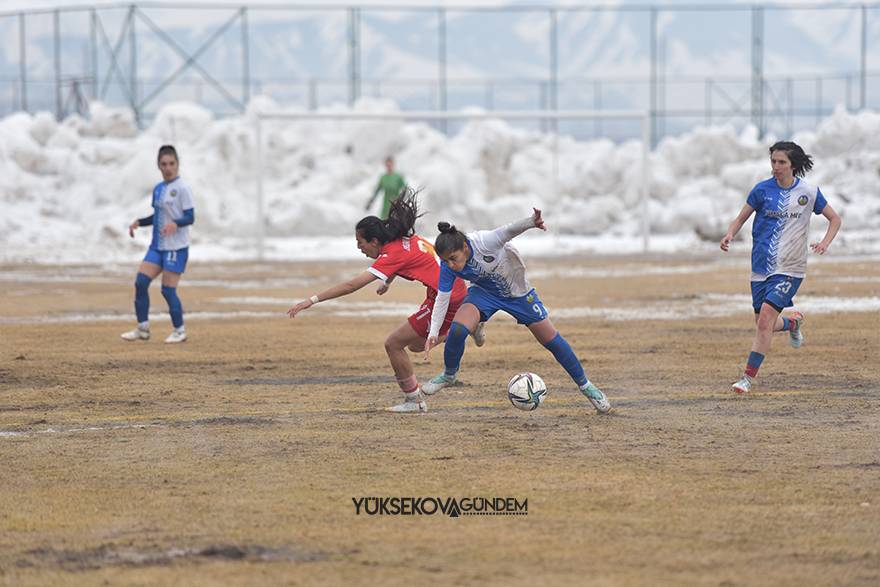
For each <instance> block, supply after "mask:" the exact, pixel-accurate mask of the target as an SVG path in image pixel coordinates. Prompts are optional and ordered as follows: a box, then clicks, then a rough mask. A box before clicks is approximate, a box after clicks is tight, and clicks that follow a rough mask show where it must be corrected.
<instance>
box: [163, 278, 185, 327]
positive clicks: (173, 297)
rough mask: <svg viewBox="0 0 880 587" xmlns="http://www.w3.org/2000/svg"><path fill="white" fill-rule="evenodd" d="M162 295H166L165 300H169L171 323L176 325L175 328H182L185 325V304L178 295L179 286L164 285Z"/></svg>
mask: <svg viewBox="0 0 880 587" xmlns="http://www.w3.org/2000/svg"><path fill="white" fill-rule="evenodd" d="M162 295H163V296H164V297H165V301H166V302H168V313H169V314H171V324H173V325H174V328H180V327H181V326H183V305H181V303H180V298H179V297H177V288H176V287H168V286H167V285H163V286H162Z"/></svg>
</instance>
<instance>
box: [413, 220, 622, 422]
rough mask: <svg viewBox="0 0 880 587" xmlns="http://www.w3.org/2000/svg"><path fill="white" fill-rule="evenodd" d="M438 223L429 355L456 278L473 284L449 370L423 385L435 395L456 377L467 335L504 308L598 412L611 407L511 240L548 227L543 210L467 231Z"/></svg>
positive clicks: (453, 333)
mask: <svg viewBox="0 0 880 587" xmlns="http://www.w3.org/2000/svg"><path fill="white" fill-rule="evenodd" d="M437 228H438V229H439V230H440V235H439V236H438V237H437V240H436V241H435V243H434V247H435V249H436V251H437V254H438V255H440V258H441V259H442V260H443V265H442V267H441V269H440V287H439V291H440V293H439V294H438V295H437V301H436V302H435V303H434V314H433V316H432V317H431V330H430V331H429V333H428V341H427V343H426V345H425V356H426V357H427V355H428V352H429V351H430V350H431V348H432V347H434V346H435V345H436V344H437V342H438V340H439V339H438V336H437V335H438V333H439V332H440V324H441V321H442V319H443V318H442V317H443V316H444V314H445V311H446V308H447V305H448V304H449V301H450V295H451V291H452V285H453V282H454V281H455V278H456V277H461V278H462V279H466V280H467V281H470V282H471V285H470V287H469V288H468V292H467V297H466V298H465V299H464V302H462V304H461V307H460V308H459V309H458V312H456V313H455V318H454V319H453V321H452V325H451V326H450V327H449V333H448V334H447V335H446V347H445V349H444V352H443V363H444V371H443V373H441V374H440V375H438V376H437V377H435V378H434V379H432V380H431V381H430V382H428V383H426V384H424V385H422V391H423V392H424V393H426V394H428V395H432V394H435V393H437V392H438V391H440V390H441V389H443V388H444V387H446V386H447V385H451V384H452V383H454V382H455V377H456V374H457V373H458V368H459V365H460V364H461V357H462V355H463V354H464V341H465V339H466V338H467V335H468V334H469V333H470V332H473V330H474V328H476V327H477V324H478V323H481V322H485V321H486V320H488V319H489V318H491V317H492V315H493V314H494V313H495V312H497V311H498V310H502V311H504V312H507V313H508V314H510V315H511V316H513V317H514V318H516V320H517V322H519V323H520V324H524V325H525V326H526V328H528V329H529V330H530V331H531V332H532V335H534V337H535V338H536V339H538V342H540V343H541V344H542V345H544V346H545V347H546V348H547V350H549V351H550V352H551V353H553V356H554V357H555V358H556V360H557V361H558V362H559V364H560V365H562V368H563V369H565V370H566V371H567V372H568V374H569V375H570V376H571V378H572V379H573V380H574V382H575V383H576V384H577V386H578V389H580V391H581V393H583V394H584V395H585V396H587V399H589V400H590V403H591V404H593V407H595V408H596V411H597V412H598V413H600V414H607V413H608V412H610V411H611V404H610V403H609V402H608V398H606V397H605V394H604V393H602V392H601V391H600V390H599V388H598V387H596V386H595V385H593V383H591V382H590V380H589V379H588V378H587V376H586V374H585V373H584V368H583V367H582V366H581V363H580V361H578V358H577V356H575V354H574V351H572V350H571V347H570V346H569V345H568V342H566V340H565V339H564V338H562V335H561V334H559V332H558V331H557V330H556V327H555V326H553V323H552V322H551V321H550V318H549V317H548V313H547V309H546V308H544V305H543V304H542V303H541V300H540V298H538V294H537V292H535V290H534V288H533V287H532V286H531V285H529V282H528V280H527V279H526V275H525V265H524V264H523V261H522V259H521V258H520V256H519V251H517V250H516V248H515V247H514V246H513V245H512V244H510V243H509V242H508V241H510V240H511V239H512V238H513V237H515V236H517V235H520V234H522V233H523V232H525V231H526V230H528V229H530V228H540V229H541V230H547V228H546V226H544V220H543V219H542V218H541V211H540V210H538V209H537V208H535V210H534V214H533V215H532V216H530V217H528V218H526V219H524V220H521V221H519V222H513V223H511V224H507V225H506V226H502V227H500V228H496V229H495V230H480V231H477V232H472V233H469V234H467V235H465V234H464V233H462V232H459V231H458V230H456V229H455V227H454V226H451V225H450V224H449V223H447V222H441V223H439V224H438V225H437Z"/></svg>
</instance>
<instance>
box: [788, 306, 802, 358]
mask: <svg viewBox="0 0 880 587" xmlns="http://www.w3.org/2000/svg"><path fill="white" fill-rule="evenodd" d="M789 320H791V321H792V322H794V324H795V327H794V328H793V329H792V330H790V331H789V332H788V343H789V344H790V345H791V346H792V348H796V349H799V348H801V345H803V344H804V333H803V331H802V330H801V326H803V324H804V315H803V314H802V313H801V312H795V313H794V314H792V315H791V318H789Z"/></svg>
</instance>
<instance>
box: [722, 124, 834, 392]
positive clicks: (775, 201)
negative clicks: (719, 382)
mask: <svg viewBox="0 0 880 587" xmlns="http://www.w3.org/2000/svg"><path fill="white" fill-rule="evenodd" d="M770 166H771V168H772V169H773V177H771V178H770V179H765V180H764V181H762V182H760V183H759V184H757V185H756V186H755V187H754V188H752V191H751V192H750V193H749V197H748V199H747V200H746V204H745V206H743V208H742V210H741V211H740V213H739V215H738V216H737V217H736V218H734V219H733V222H731V223H730V228H728V229H727V234H725V235H724V238H722V239H721V250H722V251H727V250H728V249H729V248H730V243H731V242H732V241H733V238H734V237H735V236H736V233H738V232H739V230H740V229H741V228H742V226H743V224H745V222H746V220H748V218H749V216H751V215H752V213H755V220H754V222H753V223H752V277H751V282H752V307H753V308H754V310H755V322H756V330H755V339H754V341H753V342H752V352H751V353H750V354H749V357H748V359H747V361H746V368H745V372H744V373H743V376H742V378H741V379H740V380H739V381H737V382H736V383H734V384H733V390H734V391H735V392H737V393H746V392H748V391H751V389H752V385H753V384H754V379H755V377H756V376H757V374H758V369H759V368H760V367H761V363H762V362H763V361H764V356H765V355H766V354H767V351H769V350H770V341H771V338H772V336H773V333H774V332H788V333H789V342H790V343H791V346H793V347H794V348H800V347H801V345H802V344H803V342H804V333H803V331H802V326H803V322H804V315H803V314H802V313H800V312H794V313H793V314H791V315H790V316H787V317H783V316H782V315H781V314H782V311H783V310H784V309H785V308H788V307H791V306H792V298H794V295H795V294H796V293H797V290H798V288H799V287H800V285H801V282H803V280H804V276H805V275H806V270H807V241H808V238H809V232H810V217H811V214H821V215H822V216H824V217H825V218H827V219H828V229H827V230H826V231H825V237H824V238H823V239H822V240H821V241H819V242H818V243H813V244H812V245H811V246H810V248H812V249H813V252H814V253H818V254H820V255H823V254H825V251H826V250H828V247H829V245H831V241H833V240H834V237H835V236H836V235H837V231H838V230H840V216H839V215H838V214H837V212H835V211H834V209H833V208H832V207H831V206H830V205H829V204H828V202H827V201H826V200H825V196H823V195H822V192H821V191H819V188H818V187H816V186H814V185H810V184H808V183H806V182H805V181H803V180H802V179H801V178H802V177H803V176H804V175H805V174H806V173H807V172H808V171H809V170H810V169H812V168H813V158H812V157H810V155H807V154H806V153H804V150H803V149H802V148H801V147H800V146H799V145H797V144H796V143H792V142H788V141H781V142H778V143H776V144H774V145H773V146H772V147H770Z"/></svg>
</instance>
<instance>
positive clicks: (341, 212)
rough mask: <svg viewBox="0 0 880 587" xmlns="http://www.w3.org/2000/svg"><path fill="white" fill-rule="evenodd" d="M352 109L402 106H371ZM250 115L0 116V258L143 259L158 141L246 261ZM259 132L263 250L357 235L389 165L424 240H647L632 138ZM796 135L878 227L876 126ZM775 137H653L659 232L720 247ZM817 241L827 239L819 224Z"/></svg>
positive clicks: (200, 231)
mask: <svg viewBox="0 0 880 587" xmlns="http://www.w3.org/2000/svg"><path fill="white" fill-rule="evenodd" d="M356 108H357V109H358V110H363V111H389V110H393V109H395V108H396V106H395V105H394V104H392V103H388V102H381V101H375V100H371V101H366V100H365V101H362V102H360V103H359V104H358V105H357V107H356ZM257 111H279V107H278V105H276V104H274V103H273V102H272V101H271V100H270V99H268V98H264V97H259V98H256V99H255V100H254V101H252V102H251V104H250V106H249V109H248V111H247V112H246V113H245V114H244V115H243V116H240V117H233V118H224V119H216V118H215V117H214V116H213V115H212V113H210V112H209V111H207V110H205V109H203V108H201V107H200V106H196V105H194V104H188V103H173V104H168V105H167V106H166V107H165V108H164V109H163V110H162V111H161V112H160V113H159V114H158V116H157V117H156V118H155V120H154V121H153V123H152V124H151V125H150V126H149V127H148V128H145V129H144V130H142V131H139V130H138V129H137V126H136V125H135V122H134V118H133V116H132V115H131V112H130V111H128V110H125V109H116V108H110V107H107V106H105V105H102V104H100V103H94V104H92V105H91V113H90V118H89V119H88V120H86V119H83V118H80V117H78V116H72V117H70V118H68V119H66V120H64V121H62V122H60V123H59V122H56V121H55V120H54V118H53V117H52V116H51V115H50V114H48V113H39V114H37V115H34V116H31V115H29V114H26V113H16V114H13V115H11V116H8V117H6V118H4V119H2V120H0V201H2V206H3V214H2V215H0V251H2V253H0V259H2V260H6V261H25V260H29V261H46V262H48V261H55V262H57V261H65V262H78V263H88V262H107V261H113V260H123V259H124V260H128V259H132V258H135V257H137V256H139V255H141V254H142V253H143V250H144V248H145V246H146V242H147V240H148V231H146V230H143V231H141V233H140V234H139V236H138V238H137V239H136V240H131V239H129V237H128V234H127V231H126V227H127V225H128V224H129V223H130V222H131V220H132V219H134V218H136V217H139V216H146V215H149V214H150V213H151V209H150V206H149V194H150V192H151V190H152V187H153V186H154V185H155V184H156V183H157V182H158V181H160V180H161V176H160V174H159V172H158V170H157V169H156V159H155V158H156V152H157V150H158V148H159V146H160V145H162V144H165V143H171V144H174V145H175V146H176V147H177V149H178V152H179V153H180V156H181V175H182V176H183V177H184V178H185V179H186V181H187V182H188V183H189V184H190V186H191V187H192V188H193V191H194V194H195V199H196V225H195V227H194V228H193V230H192V234H193V238H194V246H201V247H203V250H204V251H210V254H209V256H211V257H214V258H224V257H232V256H236V255H238V256H240V250H239V251H237V252H236V251H234V250H233V249H236V248H238V249H240V248H241V243H242V242H250V241H251V240H252V239H253V237H254V236H255V235H256V233H257V230H256V222H257V219H256V198H257V181H256V178H257V170H258V168H260V166H258V161H257V150H256V148H255V145H256V141H255V136H256V133H255V124H254V120H255V116H254V113H255V112H257ZM262 136H263V149H262V165H261V168H262V181H263V187H264V202H265V205H264V213H265V226H266V234H267V235H268V236H269V237H270V238H272V237H287V238H289V237H351V235H352V231H353V227H354V225H355V224H356V222H357V221H358V220H359V219H360V218H361V217H363V216H364V215H365V214H366V212H365V210H364V204H365V203H366V201H367V199H368V198H369V196H370V195H371V194H372V192H373V189H374V187H375V184H376V181H377V179H378V176H379V175H380V174H381V172H382V160H383V159H384V157H385V155H386V154H389V153H391V154H393V155H394V156H395V158H396V160H397V167H398V169H399V170H400V171H401V172H402V173H403V174H404V176H405V177H406V179H407V180H408V182H409V183H410V184H411V185H414V186H419V187H423V188H424V191H423V192H422V198H421V202H422V207H423V209H424V210H426V211H427V212H428V213H427V215H426V216H425V217H424V218H423V219H422V221H421V224H420V225H419V231H420V232H421V233H422V234H425V235H426V236H429V237H430V236H433V235H434V234H435V232H436V230H435V227H436V222H437V220H440V219H443V220H449V221H451V222H453V223H455V224H456V225H457V226H459V227H460V228H462V229H465V230H472V229H476V228H489V227H493V226H495V225H498V224H501V223H504V222H507V221H510V220H512V219H516V218H519V217H522V216H524V215H526V214H528V212H529V210H530V209H531V208H532V207H533V206H535V207H540V208H542V209H544V211H545V214H544V215H545V218H546V219H547V220H548V223H549V224H550V226H551V227H552V229H553V230H554V232H556V233H557V234H567V235H578V236H591V237H597V238H600V239H601V238H603V237H606V238H607V239H609V241H608V242H613V241H614V240H615V239H616V240H620V239H626V238H630V239H632V240H634V241H638V239H640V227H641V225H640V223H641V216H640V197H641V196H640V183H639V178H640V177H641V147H640V144H639V143H638V142H636V141H629V142H625V143H622V144H615V143H612V142H611V141H607V140H598V141H591V142H579V141H576V140H573V139H571V138H568V137H560V138H559V139H558V140H554V138H553V137H552V136H549V135H542V134H540V133H536V132H531V131H524V130H521V129H517V128H514V127H511V126H510V125H508V124H506V123H505V122H503V121H500V120H487V121H474V122H470V123H467V124H465V125H464V126H463V127H462V128H461V130H460V131H459V132H457V133H456V134H454V135H453V136H451V137H447V136H446V135H445V134H443V133H441V132H439V131H437V130H435V129H434V128H432V127H431V126H430V125H428V124H423V123H403V122H399V121H387V120H385V121H344V122H343V121H323V120H322V121H317V120H309V119H305V120H298V121H288V120H270V121H265V122H264V123H263V132H262ZM792 138H793V140H795V141H796V142H798V143H799V144H801V145H802V146H803V147H804V149H805V150H806V151H807V152H809V153H812V154H813V155H814V156H815V157H816V166H815V168H814V171H813V172H812V173H811V174H810V175H809V176H808V178H807V180H808V181H809V182H810V183H813V184H816V185H819V186H820V187H821V189H822V191H823V193H824V194H825V195H826V197H827V198H828V200H829V202H830V203H831V204H832V205H833V206H834V208H835V209H836V210H838V211H839V212H841V214H842V215H843V217H844V223H845V228H844V231H845V233H847V232H850V231H853V233H858V232H859V231H860V230H861V231H862V232H869V231H871V230H876V229H877V228H880V181H878V170H880V115H878V114H876V113H873V112H862V113H858V114H851V113H847V112H845V111H842V110H841V111H838V112H836V113H835V114H834V115H833V116H832V117H830V118H829V119H827V120H825V121H824V122H823V123H822V124H821V125H820V126H819V128H818V129H817V130H816V131H815V132H810V133H801V134H799V135H797V136H795V137H792ZM774 140H775V139H774V138H772V137H767V138H765V139H764V140H759V139H758V138H757V135H756V133H755V132H754V130H753V129H746V130H745V131H744V132H742V133H737V132H736V131H735V130H734V129H733V128H732V127H711V128H696V129H694V130H693V131H691V132H689V133H687V134H684V135H682V136H680V137H675V138H669V139H666V140H664V141H663V142H662V143H661V144H660V145H659V146H658V148H657V149H656V150H655V151H654V152H653V153H652V154H651V156H650V172H651V181H650V200H649V211H650V222H651V230H652V233H653V234H659V235H680V236H681V237H682V240H681V242H682V245H683V246H690V244H689V243H693V242H694V240H695V238H696V237H695V236H694V235H700V236H703V237H705V238H706V239H716V238H719V237H720V236H721V234H723V232H724V231H725V230H726V227H727V224H728V223H729V222H730V220H731V219H732V218H733V217H734V215H735V214H736V213H737V211H738V210H739V209H740V207H741V206H742V205H743V203H744V202H745V197H746V195H747V193H748V191H749V189H750V188H751V187H752V186H753V185H754V184H755V183H757V182H758V181H760V180H762V179H764V178H766V177H769V175H770V173H769V160H768V153H767V147H768V145H769V144H771V142H773V141H774ZM376 210H377V205H376V204H374V208H373V210H372V211H371V212H372V213H375V212H376ZM814 227H815V230H816V231H818V232H821V231H823V230H824V227H825V222H824V221H823V220H815V221H814ZM744 230H745V231H747V229H744ZM337 240H338V239H337ZM340 242H341V241H340ZM346 242H347V241H346ZM351 249H354V247H353V246H352V247H351ZM353 252H354V253H356V251H353ZM607 252H609V253H610V252H615V251H614V250H609V251H607ZM202 257H204V255H202Z"/></svg>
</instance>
